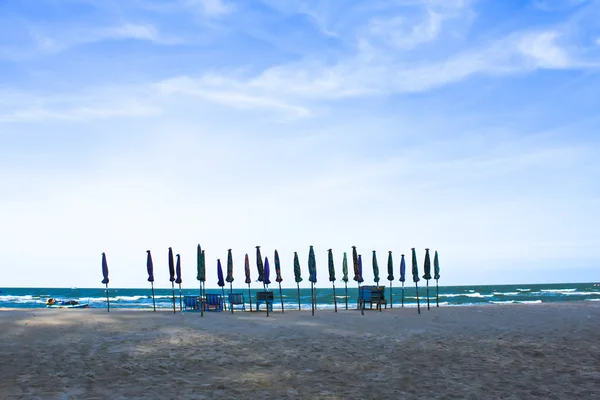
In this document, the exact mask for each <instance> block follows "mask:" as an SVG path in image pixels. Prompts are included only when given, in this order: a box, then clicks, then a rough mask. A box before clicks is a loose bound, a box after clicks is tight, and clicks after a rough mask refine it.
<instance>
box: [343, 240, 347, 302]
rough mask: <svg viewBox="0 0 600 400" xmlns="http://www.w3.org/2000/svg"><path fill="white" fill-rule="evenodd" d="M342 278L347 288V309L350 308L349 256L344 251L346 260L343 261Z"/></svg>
mask: <svg viewBox="0 0 600 400" xmlns="http://www.w3.org/2000/svg"><path fill="white" fill-rule="evenodd" d="M342 274H343V275H344V276H342V280H343V281H344V286H345V288H346V290H345V292H346V310H348V257H347V256H346V252H344V260H343V261H342Z"/></svg>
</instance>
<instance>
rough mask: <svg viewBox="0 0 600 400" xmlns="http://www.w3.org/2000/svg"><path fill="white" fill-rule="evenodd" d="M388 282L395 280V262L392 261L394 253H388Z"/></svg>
mask: <svg viewBox="0 0 600 400" xmlns="http://www.w3.org/2000/svg"><path fill="white" fill-rule="evenodd" d="M387 278H388V281H393V280H394V260H393V259H392V252H391V251H390V252H388V277H387Z"/></svg>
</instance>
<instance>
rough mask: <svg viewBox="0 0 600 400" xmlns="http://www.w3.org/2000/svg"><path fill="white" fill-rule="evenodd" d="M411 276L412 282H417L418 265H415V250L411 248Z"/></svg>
mask: <svg viewBox="0 0 600 400" xmlns="http://www.w3.org/2000/svg"><path fill="white" fill-rule="evenodd" d="M411 250H412V276H413V282H415V283H416V282H419V281H420V279H419V267H418V266H417V253H416V252H415V249H414V248H412V249H411Z"/></svg>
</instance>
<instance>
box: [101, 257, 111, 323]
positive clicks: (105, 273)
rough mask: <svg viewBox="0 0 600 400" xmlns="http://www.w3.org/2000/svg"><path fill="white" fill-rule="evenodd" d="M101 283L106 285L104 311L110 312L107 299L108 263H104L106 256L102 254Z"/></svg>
mask: <svg viewBox="0 0 600 400" xmlns="http://www.w3.org/2000/svg"><path fill="white" fill-rule="evenodd" d="M102 277H103V278H104V279H102V283H103V284H104V285H106V311H108V312H110V300H109V298H108V263H107V262H106V254H104V253H102Z"/></svg>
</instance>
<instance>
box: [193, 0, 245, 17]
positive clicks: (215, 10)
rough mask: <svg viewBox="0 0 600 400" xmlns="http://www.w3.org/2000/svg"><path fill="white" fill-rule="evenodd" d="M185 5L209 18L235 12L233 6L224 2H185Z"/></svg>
mask: <svg viewBox="0 0 600 400" xmlns="http://www.w3.org/2000/svg"><path fill="white" fill-rule="evenodd" d="M184 4H186V5H187V6H189V7H193V8H195V9H197V10H199V11H200V12H201V13H202V14H203V15H206V16H208V17H218V16H222V15H226V14H229V13H232V12H233V11H234V10H235V7H234V6H233V4H231V3H228V2H225V1H223V0H185V1H184Z"/></svg>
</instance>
